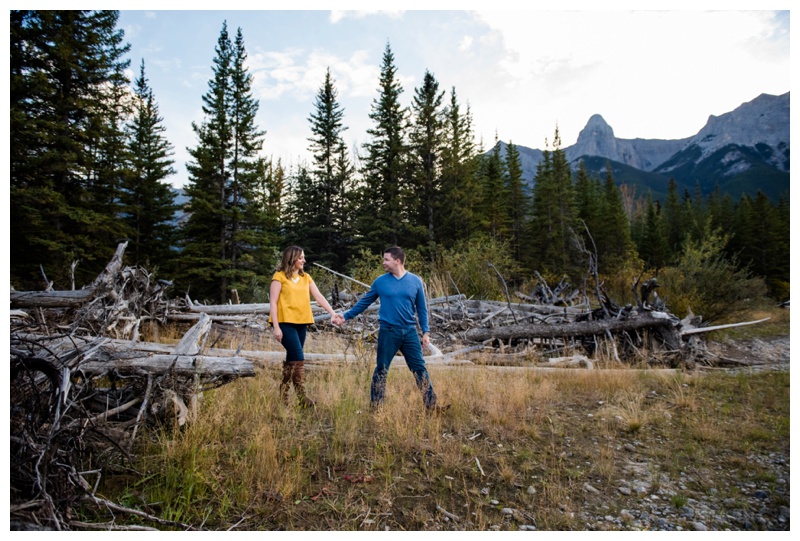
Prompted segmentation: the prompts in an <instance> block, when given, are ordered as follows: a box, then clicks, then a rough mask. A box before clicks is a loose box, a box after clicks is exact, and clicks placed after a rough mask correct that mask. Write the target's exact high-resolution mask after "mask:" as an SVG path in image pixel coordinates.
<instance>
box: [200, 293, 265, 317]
mask: <svg viewBox="0 0 800 541" xmlns="http://www.w3.org/2000/svg"><path fill="white" fill-rule="evenodd" d="M186 301H187V302H186V303H187V305H188V308H189V310H190V311H192V312H201V313H205V314H217V315H225V314H229V315H241V314H269V303H268V302H267V303H253V304H210V305H205V304H195V303H194V302H192V300H191V299H189V297H186Z"/></svg>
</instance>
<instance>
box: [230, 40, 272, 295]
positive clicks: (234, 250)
mask: <svg viewBox="0 0 800 541" xmlns="http://www.w3.org/2000/svg"><path fill="white" fill-rule="evenodd" d="M231 52H232V54H231V72H230V94H231V96H230V114H229V118H230V122H231V127H232V131H231V138H232V140H231V158H230V166H229V169H230V179H231V182H230V186H229V187H228V190H229V193H230V201H229V202H228V220H229V224H230V225H229V228H230V244H231V246H230V263H229V265H228V269H227V271H226V276H227V282H228V284H230V286H229V287H230V288H231V289H237V290H239V291H242V292H244V290H246V288H247V287H248V286H249V284H250V283H251V282H252V281H253V280H255V279H257V277H259V276H260V275H262V274H263V271H264V269H263V268H261V267H260V266H259V265H258V264H257V260H256V258H255V255H254V254H256V253H258V252H260V251H262V250H264V249H266V246H265V241H266V239H265V237H264V235H263V234H262V232H261V223H262V218H263V216H262V215H261V213H260V211H259V209H258V208H257V207H255V206H254V205H253V201H254V200H255V199H256V190H257V189H258V185H259V177H258V173H259V171H258V166H257V164H258V152H259V151H260V150H261V148H262V146H263V144H264V134H265V133H266V132H264V131H262V130H260V129H259V128H258V126H256V113H257V112H258V101H257V100H256V99H255V98H254V97H253V90H252V86H253V76H252V75H251V74H250V73H249V72H248V70H247V67H246V66H245V62H246V61H247V51H246V49H245V45H244V36H243V35H242V29H241V28H238V29H237V30H236V37H235V38H234V42H233V48H232V51H231Z"/></svg>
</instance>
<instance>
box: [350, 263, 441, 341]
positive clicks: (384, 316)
mask: <svg viewBox="0 0 800 541" xmlns="http://www.w3.org/2000/svg"><path fill="white" fill-rule="evenodd" d="M378 298H380V299H381V305H380V308H379V309H378V320H379V321H380V322H381V323H385V324H387V325H396V326H404V327H409V326H414V325H416V323H417V318H416V317H415V312H416V315H417V316H418V317H419V326H420V328H421V329H422V332H423V333H426V332H430V328H429V327H428V305H427V304H426V303H425V287H424V285H423V284H422V279H421V278H420V277H419V276H417V275H416V274H413V273H411V272H406V273H405V274H404V275H403V277H402V278H399V279H398V278H395V277H394V275H393V274H392V273H390V272H387V273H386V274H384V275H383V276H380V277H379V278H377V279H376V280H375V281H374V282H372V287H370V289H369V291H368V292H367V294H366V295H364V296H363V297H361V300H359V301H358V302H357V303H356V305H355V306H353V307H352V308H351V309H350V310H348V311H347V312H345V313H344V318H345V319H353V318H354V317H356V316H357V315H358V314H360V313H361V312H363V311H364V310H366V309H367V308H368V307H369V305H370V304H372V303H373V302H375V301H376V300H377V299H378Z"/></svg>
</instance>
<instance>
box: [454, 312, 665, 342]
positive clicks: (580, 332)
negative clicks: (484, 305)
mask: <svg viewBox="0 0 800 541" xmlns="http://www.w3.org/2000/svg"><path fill="white" fill-rule="evenodd" d="M647 328H651V329H660V330H663V331H664V332H665V338H666V340H665V342H666V343H667V345H668V346H669V347H671V348H675V349H677V348H679V347H680V336H679V335H678V332H677V331H676V330H675V328H674V321H673V320H672V318H671V317H670V316H669V315H667V314H665V313H663V312H644V313H641V314H639V315H638V316H637V317H635V318H631V319H610V320H609V319H604V320H595V321H581V322H577V323H563V324H558V325H556V324H548V325H525V324H522V325H507V326H503V327H495V328H477V329H470V330H469V331H467V333H466V338H467V340H470V341H472V342H483V341H484V340H489V339H493V338H496V339H500V340H509V339H512V338H566V337H582V336H602V335H605V334H606V333H608V332H611V333H618V332H626V331H637V330H640V329H647Z"/></svg>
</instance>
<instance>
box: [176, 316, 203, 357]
mask: <svg viewBox="0 0 800 541" xmlns="http://www.w3.org/2000/svg"><path fill="white" fill-rule="evenodd" d="M210 330H211V318H210V317H208V314H203V315H202V316H200V321H198V322H197V323H196V324H195V325H194V326H193V327H192V328H191V329H189V330H188V331H186V334H184V335H183V338H181V341H180V342H178V345H177V346H176V347H175V353H177V354H178V355H195V354H197V353H200V351H202V346H201V345H200V339H201V338H203V339H204V338H205V337H206V336H207V335H208V331H210Z"/></svg>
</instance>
